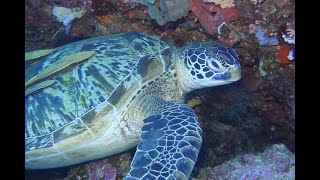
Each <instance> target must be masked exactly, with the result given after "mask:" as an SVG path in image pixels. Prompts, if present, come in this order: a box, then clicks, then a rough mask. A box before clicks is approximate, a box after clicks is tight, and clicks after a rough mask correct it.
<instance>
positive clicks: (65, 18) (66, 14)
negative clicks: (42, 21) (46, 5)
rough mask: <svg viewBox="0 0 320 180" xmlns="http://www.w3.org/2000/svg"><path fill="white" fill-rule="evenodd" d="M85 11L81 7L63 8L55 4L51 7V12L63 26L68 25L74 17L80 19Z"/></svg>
mask: <svg viewBox="0 0 320 180" xmlns="http://www.w3.org/2000/svg"><path fill="white" fill-rule="evenodd" d="M85 13H86V9H81V8H72V9H70V8H65V7H58V6H55V7H53V9H52V14H53V15H55V16H56V18H57V20H58V21H59V22H62V23H63V25H64V26H67V25H69V24H70V23H71V22H72V21H73V20H74V19H76V18H78V19H80V18H81V17H82V16H83V15H84V14H85Z"/></svg>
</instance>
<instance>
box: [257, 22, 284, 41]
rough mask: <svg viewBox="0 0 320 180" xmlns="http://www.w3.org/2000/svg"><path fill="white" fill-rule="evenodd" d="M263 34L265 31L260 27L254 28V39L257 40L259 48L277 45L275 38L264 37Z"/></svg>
mask: <svg viewBox="0 0 320 180" xmlns="http://www.w3.org/2000/svg"><path fill="white" fill-rule="evenodd" d="M265 32H266V30H265V29H264V28H263V27H262V26H260V25H259V26H258V27H257V28H256V31H255V33H256V35H255V37H256V38H257V39H258V41H259V44H260V46H266V45H272V46H275V45H278V44H279V41H278V38H277V37H276V36H272V37H268V36H266V35H265Z"/></svg>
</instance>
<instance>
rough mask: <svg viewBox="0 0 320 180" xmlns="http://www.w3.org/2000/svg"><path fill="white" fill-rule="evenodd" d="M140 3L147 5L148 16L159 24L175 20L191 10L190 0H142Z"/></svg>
mask: <svg viewBox="0 0 320 180" xmlns="http://www.w3.org/2000/svg"><path fill="white" fill-rule="evenodd" d="M141 3H142V4H144V5H145V6H147V7H148V13H149V15H150V18H151V19H154V20H156V21H157V23H158V24H159V25H164V24H165V23H166V22H168V21H176V20H177V19H180V18H182V17H183V16H186V15H188V12H189V11H190V10H191V0H142V1H141Z"/></svg>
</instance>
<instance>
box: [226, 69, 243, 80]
mask: <svg viewBox="0 0 320 180" xmlns="http://www.w3.org/2000/svg"><path fill="white" fill-rule="evenodd" d="M228 73H229V75H230V78H229V79H228V80H227V81H230V82H234V81H238V80H239V79H241V68H237V67H229V69H228Z"/></svg>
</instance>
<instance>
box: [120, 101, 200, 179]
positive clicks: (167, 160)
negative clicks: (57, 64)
mask: <svg viewBox="0 0 320 180" xmlns="http://www.w3.org/2000/svg"><path fill="white" fill-rule="evenodd" d="M143 122H144V126H143V127H142V134H141V136H140V142H139V144H138V146H137V151H136V153H135V155H134V158H133V160H132V162H131V170H130V172H129V174H128V175H127V177H126V178H125V179H126V180H129V179H159V180H161V179H185V180H186V179H188V178H189V176H190V174H191V172H192V170H193V167H194V165H195V163H196V161H197V158H198V154H199V151H200V147H201V144H202V139H201V136H202V130H201V128H200V124H199V122H198V118H197V116H196V115H195V113H194V111H193V110H192V109H191V108H190V107H188V106H187V105H185V104H180V103H172V102H167V103H166V105H165V108H164V109H163V111H162V112H161V113H160V114H158V115H154V116H150V117H148V118H146V119H145V120H144V121H143Z"/></svg>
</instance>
